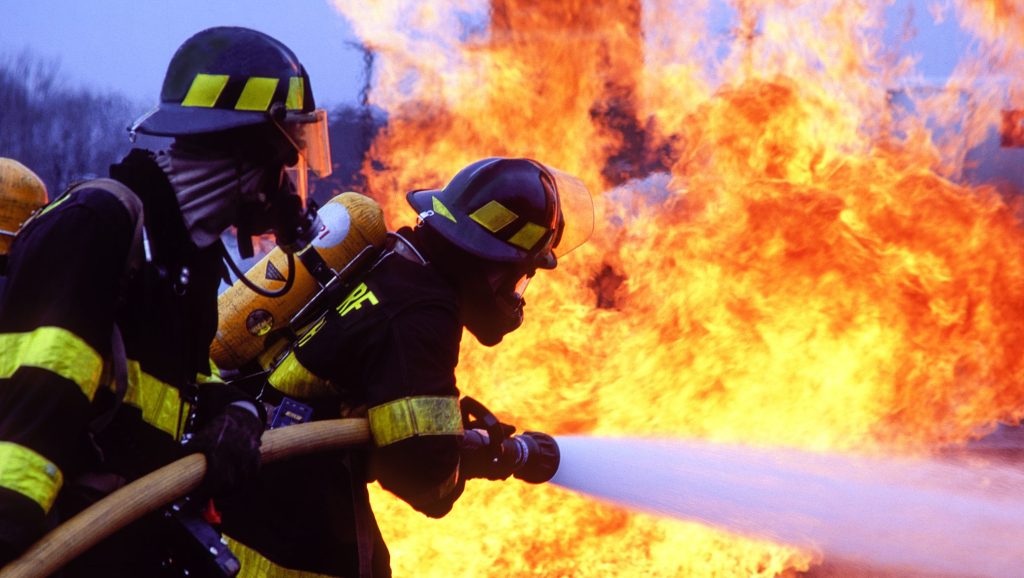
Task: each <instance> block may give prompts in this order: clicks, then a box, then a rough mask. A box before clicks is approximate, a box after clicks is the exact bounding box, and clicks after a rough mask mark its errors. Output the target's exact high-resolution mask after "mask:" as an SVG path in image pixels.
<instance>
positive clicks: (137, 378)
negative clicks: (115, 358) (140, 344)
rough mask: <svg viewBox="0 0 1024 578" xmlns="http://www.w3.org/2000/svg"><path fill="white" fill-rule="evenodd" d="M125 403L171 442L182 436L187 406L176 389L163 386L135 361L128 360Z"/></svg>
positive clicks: (162, 383)
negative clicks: (138, 411)
mask: <svg viewBox="0 0 1024 578" xmlns="http://www.w3.org/2000/svg"><path fill="white" fill-rule="evenodd" d="M124 402H125V403H127V404H129V405H133V406H135V407H137V408H139V409H140V410H141V411H142V419H143V421H145V422H146V423H148V424H149V425H151V426H153V427H155V428H157V429H159V430H160V431H163V432H167V433H169V434H171V435H172V436H174V439H179V438H180V437H181V433H182V432H181V431H180V428H181V426H182V425H184V422H185V420H184V419H182V418H183V417H184V416H186V415H188V412H189V406H190V404H189V403H188V402H186V401H184V400H182V399H181V394H180V393H179V391H178V388H176V387H174V386H173V385H170V384H168V383H164V382H163V381H160V380H159V379H157V378H155V377H153V376H152V375H150V374H148V373H146V372H144V371H142V367H141V366H140V365H139V362H138V361H135V360H134V359H129V360H128V391H127V392H125V395H124Z"/></svg>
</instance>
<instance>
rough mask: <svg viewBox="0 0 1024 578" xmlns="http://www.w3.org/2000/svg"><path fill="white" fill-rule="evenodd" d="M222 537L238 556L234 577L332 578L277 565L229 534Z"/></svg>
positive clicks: (236, 556)
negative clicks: (236, 570) (240, 567)
mask: <svg viewBox="0 0 1024 578" xmlns="http://www.w3.org/2000/svg"><path fill="white" fill-rule="evenodd" d="M224 538H225V539H226V540H227V542H228V547H229V548H231V553H232V554H234V555H235V558H238V562H239V564H241V566H242V569H241V570H240V571H239V572H238V574H237V576H236V578H332V577H331V576H329V575H327V574H317V573H316V572H305V571H302V570H292V569H291V568H285V567H284V566H278V565H277V564H274V563H273V562H271V561H270V560H267V559H266V558H264V557H263V555H262V554H260V553H259V552H257V551H256V550H253V549H252V548H250V547H248V546H246V545H245V544H243V543H241V542H239V541H238V540H235V539H233V538H232V537H231V536H224Z"/></svg>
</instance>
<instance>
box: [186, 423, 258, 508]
mask: <svg viewBox="0 0 1024 578" xmlns="http://www.w3.org/2000/svg"><path fill="white" fill-rule="evenodd" d="M262 435H263V420H261V419H260V418H259V417H258V416H257V415H255V414H254V410H250V409H248V408H246V407H242V406H240V405H236V404H229V405H227V406H225V407H224V409H223V410H222V411H221V412H220V413H219V414H217V415H215V416H213V417H212V418H211V419H209V420H208V421H207V422H206V423H205V424H204V425H203V426H202V427H200V429H199V430H198V431H197V432H196V433H195V434H194V435H193V436H192V439H191V440H189V442H188V443H187V444H185V447H186V448H187V449H189V450H190V451H193V452H200V453H202V454H204V455H205V456H206V476H205V477H204V478H203V481H202V483H201V484H200V485H199V488H198V489H197V490H196V495H197V496H201V497H213V496H218V495H223V494H225V493H229V492H231V491H233V490H236V489H238V488H239V486H241V485H242V483H243V482H244V481H245V480H246V479H248V478H251V477H252V476H254V475H255V474H256V472H257V471H259V466H260V437H261V436H262Z"/></svg>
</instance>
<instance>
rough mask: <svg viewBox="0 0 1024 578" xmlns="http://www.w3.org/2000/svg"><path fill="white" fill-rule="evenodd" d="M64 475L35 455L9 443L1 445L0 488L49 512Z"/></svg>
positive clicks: (54, 466) (51, 463)
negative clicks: (12, 492) (13, 492)
mask: <svg viewBox="0 0 1024 578" xmlns="http://www.w3.org/2000/svg"><path fill="white" fill-rule="evenodd" d="M63 483H64V475H63V474H62V473H61V471H60V468H58V467H57V465H56V464H54V463H53V462H51V461H50V460H48V459H46V458H44V457H43V456H41V455H39V454H38V453H36V452H34V451H32V450H30V449H28V448H26V447H25V446H21V445H18V444H16V443H12V442H0V487H4V488H7V489H10V490H14V491H15V492H18V493H19V494H22V495H24V496H26V497H27V498H29V499H30V500H32V501H33V502H35V503H37V504H39V507H41V508H42V509H43V512H49V511H50V507H51V506H53V500H54V499H56V498H57V492H59V491H60V486H61V484H63Z"/></svg>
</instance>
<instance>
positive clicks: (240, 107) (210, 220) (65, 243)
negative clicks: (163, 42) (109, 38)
mask: <svg viewBox="0 0 1024 578" xmlns="http://www.w3.org/2000/svg"><path fill="white" fill-rule="evenodd" d="M325 123H326V115H325V114H324V113H323V111H322V110H316V109H315V105H314V101H313V94H312V91H311V88H310V85H309V78H308V76H307V74H306V72H305V69H304V68H303V66H302V65H301V64H300V63H299V61H298V59H297V58H296V56H295V55H294V54H293V53H292V51H291V50H290V49H289V48H288V47H286V46H285V45H284V44H282V43H281V42H279V41H277V40H276V39H274V38H271V37H269V36H267V35H265V34H263V33H260V32H257V31H254V30H249V29H244V28H233V27H218V28H211V29H207V30H204V31H201V32H199V33H198V34H196V35H194V36H193V37H191V38H189V39H188V40H186V41H185V42H184V43H183V44H182V45H181V46H180V47H179V48H178V50H177V52H176V53H175V54H174V56H173V57H172V59H171V61H170V64H169V66H168V69H167V74H166V76H165V79H164V83H163V88H162V91H161V95H160V103H159V105H158V106H157V107H156V108H155V109H154V110H153V111H151V112H150V113H148V114H147V115H144V116H143V117H142V118H140V119H139V120H138V121H137V122H136V123H135V125H134V126H133V127H132V130H134V131H137V132H138V133H142V134H147V135H161V136H168V137H173V141H172V143H171V144H170V145H169V148H168V149H167V150H164V151H160V152H158V153H153V152H150V151H147V150H143V149H138V148H137V149H133V150H132V151H131V152H130V153H129V154H128V155H127V156H126V157H125V158H124V159H123V160H121V161H120V162H119V163H117V164H114V165H112V166H111V167H110V177H111V178H112V179H113V181H106V182H102V181H87V182H86V184H85V185H84V186H82V187H79V188H73V189H72V190H71V192H69V193H68V194H66V195H64V196H62V197H61V198H60V199H58V200H57V201H55V202H53V203H51V204H50V205H49V206H48V207H46V208H45V209H44V210H43V211H41V212H39V213H38V214H37V215H36V216H35V217H34V218H33V219H32V220H31V221H29V222H28V223H27V224H26V225H25V226H24V227H23V228H22V230H21V231H20V232H19V234H18V236H17V237H16V239H15V242H14V244H13V247H12V250H11V254H10V261H9V268H8V281H7V287H6V290H5V292H4V295H3V301H2V303H0V562H7V561H9V560H11V559H12V558H13V557H15V556H16V555H17V554H19V553H20V552H21V551H23V550H24V549H25V548H26V547H27V546H28V545H30V544H31V542H32V541H34V540H35V539H36V538H38V537H39V536H40V535H41V533H42V532H43V531H44V530H45V529H48V528H50V527H52V526H53V525H54V524H56V523H58V522H59V521H61V520H63V519H66V518H67V517H68V516H70V515H72V514H74V513H75V512H77V511H79V510H80V509H82V508H83V507H84V506H86V505H88V504H89V503H91V502H92V501H95V500H96V499H98V498H99V497H101V496H102V495H104V494H106V493H108V492H110V491H112V490H113V489H116V488H117V487H119V486H120V485H122V484H123V483H125V481H126V480H131V479H134V478H137V477H139V476H141V475H144V474H146V473H148V472H150V471H152V470H153V469H155V468H157V467H160V466H163V465H165V464H167V463H169V462H171V461H172V460H174V459H177V458H178V457H181V456H182V455H183V453H185V452H186V451H188V450H183V449H182V446H181V443H180V439H181V437H182V435H183V430H184V429H185V427H186V422H188V421H189V416H190V415H192V416H193V420H194V421H195V430H194V437H193V438H192V440H191V441H190V443H189V446H187V447H190V449H191V451H198V452H203V453H204V454H205V455H206V458H207V475H206V478H205V479H204V481H203V486H202V487H201V490H202V492H203V493H204V494H207V495H219V494H221V493H223V492H225V491H228V490H230V489H231V488H233V487H235V486H237V485H238V484H239V483H240V482H241V481H243V480H244V479H245V478H246V477H248V476H250V475H251V474H253V473H254V472H255V470H256V469H257V467H258V464H259V440H260V436H261V434H262V431H263V419H264V415H263V413H262V405H261V404H256V403H254V400H252V398H251V397H249V396H248V395H246V394H244V393H243V392H241V391H240V390H237V389H235V388H232V387H229V386H226V385H225V384H223V383H219V384H218V383H216V382H213V381H211V380H209V376H210V373H211V364H210V362H209V346H210V342H211V340H212V338H213V335H214V332H215V330H216V327H217V292H218V287H219V283H220V280H221V272H222V270H223V269H222V268H223V263H222V256H224V255H226V254H224V255H222V252H223V246H222V244H221V234H222V233H223V232H225V231H226V230H227V229H228V228H229V227H231V226H232V225H234V226H236V227H237V228H238V230H239V237H240V244H241V243H244V242H246V241H248V237H244V238H242V236H243V234H244V235H249V234H258V233H262V232H265V231H271V230H272V231H274V232H275V233H276V234H277V235H278V240H279V241H280V240H281V238H282V237H288V236H289V235H290V234H292V233H293V232H294V229H295V227H296V223H299V222H303V221H304V219H305V218H306V213H305V210H304V208H303V202H302V198H301V197H300V195H299V194H298V193H297V191H296V190H295V186H294V185H292V184H291V183H292V181H291V179H289V178H288V177H287V174H286V168H288V167H294V166H298V167H300V168H301V167H302V164H303V162H305V161H306V160H308V159H309V158H320V159H322V158H324V156H325V155H323V154H314V152H313V151H310V150H308V148H307V147H308V146H310V145H309V143H308V142H307V141H308V139H307V138H305V137H306V135H308V134H312V133H316V131H321V132H322V133H323V134H326V127H325V126H323V125H324V124H325ZM316 125H320V126H316ZM316 134H319V133H316ZM140 206H141V208H142V210H141V213H142V214H141V215H140V214H138V213H139V211H138V209H139V207H140ZM139 225H141V227H139ZM199 383H203V384H202V385H198V384H199ZM149 527H150V526H147V524H145V523H142V524H136V525H133V526H130V527H129V528H128V529H127V530H125V531H122V532H120V533H118V534H117V535H115V536H114V537H112V538H111V539H109V540H107V541H105V542H104V543H102V544H100V545H99V546H98V547H97V548H95V549H93V550H92V551H91V552H90V553H88V554H86V555H85V556H83V557H82V558H80V559H78V560H76V561H75V562H73V563H72V565H71V566H70V567H69V569H68V574H69V575H87V576H122V575H124V576H151V575H154V573H155V571H156V570H155V569H154V568H152V567H148V566H146V564H147V563H148V562H149V561H150V556H160V555H162V554H161V553H159V552H156V551H155V549H156V548H158V547H159V537H157V536H153V535H151V534H149V533H148V532H149V530H148V529H147V528H149Z"/></svg>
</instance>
